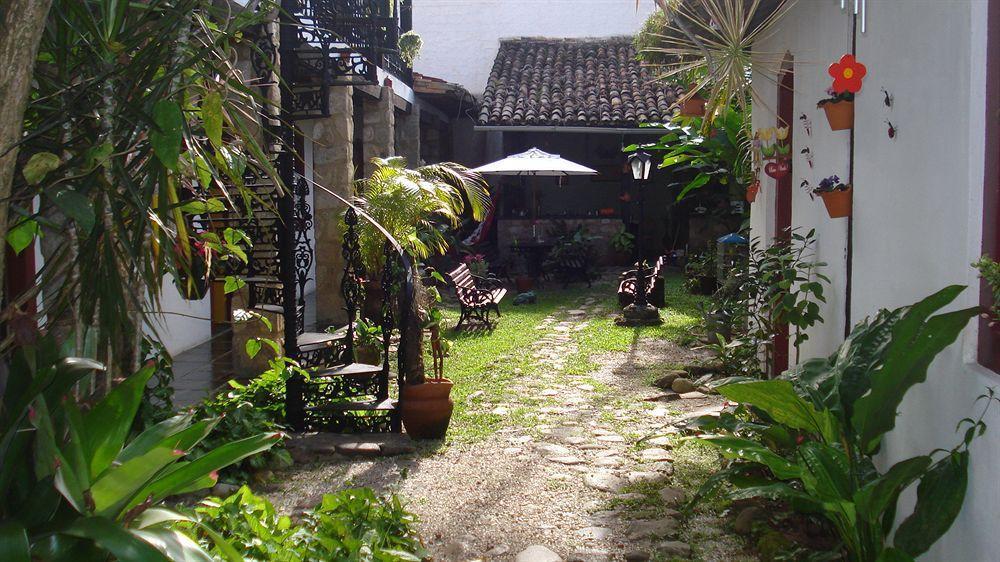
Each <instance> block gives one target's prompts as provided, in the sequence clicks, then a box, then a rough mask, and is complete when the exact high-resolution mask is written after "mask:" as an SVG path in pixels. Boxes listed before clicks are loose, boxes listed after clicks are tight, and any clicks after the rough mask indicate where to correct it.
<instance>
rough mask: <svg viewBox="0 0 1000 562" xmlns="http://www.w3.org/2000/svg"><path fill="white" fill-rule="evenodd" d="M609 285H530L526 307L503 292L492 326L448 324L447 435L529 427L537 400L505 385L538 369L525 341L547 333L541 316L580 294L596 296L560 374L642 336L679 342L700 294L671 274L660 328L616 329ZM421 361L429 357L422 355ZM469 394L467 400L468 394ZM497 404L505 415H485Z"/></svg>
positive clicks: (694, 317)
mask: <svg viewBox="0 0 1000 562" xmlns="http://www.w3.org/2000/svg"><path fill="white" fill-rule="evenodd" d="M615 289H616V287H614V286H612V285H611V284H609V283H602V284H595V285H594V286H593V287H591V288H588V287H582V286H575V287H570V288H568V289H561V288H559V287H558V286H556V287H552V288H545V289H541V290H539V291H536V294H537V295H538V302H537V303H536V304H533V305H524V306H512V305H511V302H512V301H513V298H511V297H509V298H508V299H506V300H505V301H504V303H502V304H501V307H502V311H503V316H502V317H500V318H499V321H498V322H497V325H496V328H495V329H494V330H492V331H489V332H485V331H461V332H456V331H454V330H451V329H448V330H445V332H444V334H443V335H444V337H445V338H446V339H447V340H448V341H449V342H450V348H449V352H448V356H447V357H445V361H444V374H445V376H446V377H448V378H449V379H451V380H452V381H453V382H454V383H455V387H454V389H453V390H452V396H453V398H454V400H455V413H454V415H453V417H452V422H451V428H450V430H449V432H448V439H449V441H453V442H472V441H476V440H478V439H482V438H484V437H486V436H488V435H491V434H492V433H494V432H495V431H497V430H498V429H500V428H501V427H503V426H504V425H505V420H509V421H508V423H514V424H518V425H524V426H529V425H531V423H532V419H533V418H532V411H533V410H534V409H535V408H536V407H537V406H538V405H539V404H541V402H542V401H541V400H538V401H537V402H534V403H531V402H527V403H526V402H522V403H517V404H513V403H511V398H512V392H511V388H512V386H513V385H514V384H515V381H516V379H518V378H519V377H529V376H531V374H532V373H533V372H534V371H535V370H536V369H538V368H545V367H544V366H543V365H537V360H536V359H535V358H534V357H532V354H533V351H534V350H533V348H532V344H533V343H534V342H536V341H538V340H539V339H542V338H543V337H545V336H546V335H549V334H550V333H551V330H550V329H536V328H537V326H538V325H539V323H540V322H541V321H542V320H543V319H544V318H545V317H547V316H550V315H551V316H553V317H555V318H556V319H557V320H562V319H565V317H566V312H567V311H568V310H571V309H573V308H577V307H579V306H580V304H581V303H582V301H584V300H585V299H586V298H588V297H595V298H597V306H595V307H594V308H596V310H597V311H598V312H597V313H595V314H592V315H590V316H589V317H588V318H587V320H588V321H589V324H588V325H587V327H586V328H585V329H583V330H581V331H579V332H575V333H574V334H573V337H574V339H575V340H576V343H577V345H578V349H577V351H576V352H575V353H574V354H573V355H572V356H571V357H569V358H568V360H567V363H566V367H565V368H564V369H563V371H564V372H565V373H567V374H586V373H588V372H590V371H592V370H593V369H594V368H595V366H596V365H595V364H594V363H593V362H592V361H591V357H592V356H593V355H595V354H598V353H606V352H614V351H627V350H628V349H629V348H630V347H631V346H632V345H633V344H634V343H635V341H636V340H637V339H638V338H640V337H642V338H665V339H670V340H674V341H679V342H683V341H685V340H686V339H687V338H689V337H690V336H689V334H690V330H691V328H693V327H694V326H695V325H696V324H697V322H698V318H699V313H698V303H699V302H700V301H701V297H695V296H692V295H689V294H688V293H687V292H686V291H685V290H684V288H683V285H682V279H681V277H679V276H674V277H669V278H668V279H667V283H666V290H667V302H668V307H667V309H666V310H665V311H664V316H665V323H664V324H663V325H662V326H656V327H645V328H622V327H619V326H615V325H614V315H615V313H616V312H617V295H616V294H615ZM443 308H444V312H445V319H446V325H449V326H454V325H455V323H456V322H457V321H458V310H457V307H456V306H453V305H452V304H449V303H446V304H445V306H444V307H443ZM428 361H429V358H428ZM470 397H471V398H470ZM497 405H505V407H507V408H508V410H509V413H508V414H507V415H499V414H494V413H491V411H492V410H493V408H494V407H495V406H497Z"/></svg>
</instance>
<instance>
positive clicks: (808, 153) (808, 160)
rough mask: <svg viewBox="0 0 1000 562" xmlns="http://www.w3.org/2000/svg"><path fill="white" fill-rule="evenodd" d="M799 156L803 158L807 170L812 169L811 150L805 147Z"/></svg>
mask: <svg viewBox="0 0 1000 562" xmlns="http://www.w3.org/2000/svg"><path fill="white" fill-rule="evenodd" d="M799 154H802V155H803V156H805V158H806V163H808V164H809V169H810V170H811V169H812V167H813V153H812V150H811V149H810V148H809V147H808V146H807V147H805V148H803V149H802V150H801V151H799Z"/></svg>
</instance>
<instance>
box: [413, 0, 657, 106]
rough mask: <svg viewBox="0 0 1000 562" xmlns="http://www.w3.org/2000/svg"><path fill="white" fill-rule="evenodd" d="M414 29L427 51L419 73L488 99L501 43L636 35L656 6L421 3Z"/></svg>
mask: <svg viewBox="0 0 1000 562" xmlns="http://www.w3.org/2000/svg"><path fill="white" fill-rule="evenodd" d="M413 4H414V6H413V29H414V31H416V32H417V33H419V34H420V37H421V38H422V39H423V42H424V46H423V48H422V49H421V51H420V57H419V58H418V59H417V60H416V62H415V64H414V70H415V71H417V72H420V73H422V74H425V75H428V76H434V77H436V78H443V79H444V80H447V81H449V82H456V83H458V84H461V85H463V86H465V88H466V89H467V90H469V92H471V93H472V94H473V95H475V96H479V95H481V94H482V93H483V89H484V88H485V87H486V80H487V79H488V78H489V75H490V69H491V68H492V67H493V59H495V58H496V54H497V50H498V49H499V48H500V39H501V38H508V37H534V36H539V37H613V36H621V35H634V34H635V33H636V32H637V31H638V30H639V29H640V28H641V27H642V23H643V22H644V21H645V20H646V17H647V16H648V15H649V14H650V13H652V10H653V5H654V4H653V2H652V0H642V2H641V3H640V7H639V11H638V12H637V11H636V7H635V0H417V1H416V2H414V3H413Z"/></svg>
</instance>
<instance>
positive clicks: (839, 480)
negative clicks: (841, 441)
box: [798, 441, 853, 502]
mask: <svg viewBox="0 0 1000 562" xmlns="http://www.w3.org/2000/svg"><path fill="white" fill-rule="evenodd" d="M798 454H799V456H800V457H801V459H802V464H803V465H804V467H805V470H803V471H802V484H803V485H804V486H805V488H806V490H807V491H809V492H810V494H811V495H813V496H816V497H818V498H820V499H822V500H823V501H832V502H839V501H849V500H852V499H853V498H852V495H853V494H852V489H851V466H850V462H849V461H848V460H847V455H845V454H844V453H843V452H842V451H840V450H837V449H834V448H833V447H831V446H829V445H825V444H823V443H817V442H815V441H808V442H806V443H803V444H802V445H801V446H800V447H799V449H798Z"/></svg>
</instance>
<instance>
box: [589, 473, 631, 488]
mask: <svg viewBox="0 0 1000 562" xmlns="http://www.w3.org/2000/svg"><path fill="white" fill-rule="evenodd" d="M583 483H584V484H586V485H587V486H588V487H590V488H593V489H595V490H600V491H602V492H615V491H618V490H619V489H621V488H622V486H624V485H625V481H624V480H622V479H621V478H619V477H617V476H615V475H613V474H608V473H606V472H594V473H591V474H588V475H586V476H584V477H583Z"/></svg>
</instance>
